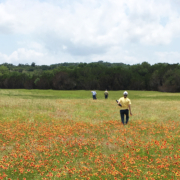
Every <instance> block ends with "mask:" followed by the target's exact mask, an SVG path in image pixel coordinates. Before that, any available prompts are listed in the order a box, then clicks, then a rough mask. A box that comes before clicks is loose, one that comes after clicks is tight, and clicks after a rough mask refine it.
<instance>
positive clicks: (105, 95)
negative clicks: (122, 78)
mask: <svg viewBox="0 0 180 180" xmlns="http://www.w3.org/2000/svg"><path fill="white" fill-rule="evenodd" d="M108 95H109V93H108V91H107V89H106V91H105V92H104V97H105V99H107V98H108Z"/></svg>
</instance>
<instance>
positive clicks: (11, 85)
mask: <svg viewBox="0 0 180 180" xmlns="http://www.w3.org/2000/svg"><path fill="white" fill-rule="evenodd" d="M0 88H5V89H16V88H18V89H20V88H25V89H56V90H81V89H83V90H93V89H94V90H105V89H108V90H124V89H128V90H156V91H164V92H179V91H180V65H179V64H167V63H158V64H154V65H150V64H149V63H147V62H143V63H141V64H136V65H126V64H123V63H108V62H103V61H99V62H96V63H89V64H87V63H61V64H53V65H50V66H47V65H42V66H37V65H36V64H35V63H34V62H33V63H32V64H31V65H28V64H19V65H18V66H15V65H13V64H8V63H4V64H1V65H0Z"/></svg>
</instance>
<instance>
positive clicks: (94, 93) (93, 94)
mask: <svg viewBox="0 0 180 180" xmlns="http://www.w3.org/2000/svg"><path fill="white" fill-rule="evenodd" d="M91 92H92V96H93V99H94V100H95V99H97V98H96V95H97V93H96V91H91Z"/></svg>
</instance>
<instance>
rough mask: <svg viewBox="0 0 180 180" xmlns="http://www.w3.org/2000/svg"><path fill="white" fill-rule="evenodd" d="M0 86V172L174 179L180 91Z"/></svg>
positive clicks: (179, 145) (178, 161)
mask: <svg viewBox="0 0 180 180" xmlns="http://www.w3.org/2000/svg"><path fill="white" fill-rule="evenodd" d="M128 92H129V96H128V97H129V98H130V99H131V102H132V113H133V116H131V117H130V122H129V124H128V125H126V126H123V125H122V124H121V122H120V115H119V107H118V106H117V104H116V102H115V100H116V99H119V98H120V97H121V96H122V93H123V91H110V92H109V99H107V100H105V99H104V96H103V91H97V98H98V99H97V100H92V94H91V92H90V91H54V90H2V89H1V90H0V179H12V180H14V179H19V180H21V179H28V180H32V179H44V180H45V179H84V180H85V179H93V180H96V179H97V180H98V179H107V180H111V179H124V180H127V179H129V180H130V179H131V180H134V179H168V180H169V179H173V180H174V179H180V141H179V139H180V128H179V127H180V121H179V120H180V93H161V92H154V91H152V92H150V91H147V92H146V91H128Z"/></svg>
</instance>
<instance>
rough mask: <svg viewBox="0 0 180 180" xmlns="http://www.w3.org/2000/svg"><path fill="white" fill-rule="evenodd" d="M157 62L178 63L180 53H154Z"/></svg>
mask: <svg viewBox="0 0 180 180" xmlns="http://www.w3.org/2000/svg"><path fill="white" fill-rule="evenodd" d="M155 54H156V56H157V57H158V61H159V62H168V63H179V62H180V52H156V53H155Z"/></svg>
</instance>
